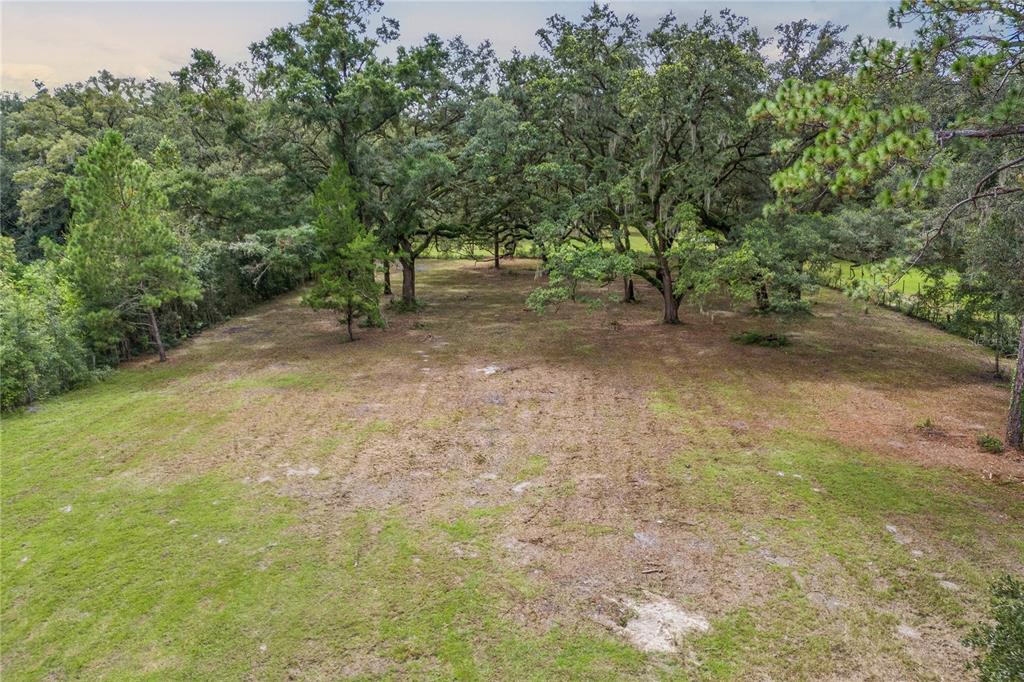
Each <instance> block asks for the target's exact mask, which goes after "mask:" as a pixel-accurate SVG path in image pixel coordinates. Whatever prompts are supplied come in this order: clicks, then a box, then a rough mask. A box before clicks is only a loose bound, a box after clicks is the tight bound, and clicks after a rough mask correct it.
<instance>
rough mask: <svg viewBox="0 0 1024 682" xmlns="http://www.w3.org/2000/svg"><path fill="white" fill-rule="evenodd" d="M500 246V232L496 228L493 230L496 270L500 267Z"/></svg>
mask: <svg viewBox="0 0 1024 682" xmlns="http://www.w3.org/2000/svg"><path fill="white" fill-rule="evenodd" d="M500 248H501V239H500V233H499V231H498V230H494V269H495V270H497V269H498V268H500V267H501V253H500V252H499V249H500Z"/></svg>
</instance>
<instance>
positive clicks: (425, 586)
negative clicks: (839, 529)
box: [2, 367, 642, 680]
mask: <svg viewBox="0 0 1024 682" xmlns="http://www.w3.org/2000/svg"><path fill="white" fill-rule="evenodd" d="M200 369H201V368H200ZM190 371H192V370H191V369H190V368H187V367H186V368H181V369H175V370H159V369H158V370H153V369H150V368H146V369H139V370H126V371H122V372H119V373H118V375H117V376H116V377H115V378H114V379H112V380H110V381H108V382H105V383H103V384H101V385H99V386H95V387H93V388H90V389H87V390H83V391H79V392H77V393H74V394H71V395H69V396H66V397H64V398H61V399H58V400H56V401H53V402H51V403H48V404H47V405H45V406H44V408H43V409H42V410H41V411H40V412H39V413H38V414H24V415H19V416H14V417H8V418H6V419H5V421H4V434H3V435H4V439H3V450H4V459H3V465H4V466H3V514H4V525H3V563H2V570H3V640H2V641H3V670H4V677H5V679H12V680H13V679H26V680H28V679H65V678H76V679H77V678H85V679H99V678H106V679H117V680H126V679H243V678H246V679H248V678H253V677H255V678H257V679H283V678H285V677H287V676H289V675H294V676H297V677H299V678H302V679H337V678H342V677H376V676H385V677H386V676H391V675H394V674H396V673H397V672H401V673H402V674H403V675H423V676H427V677H437V678H457V679H493V678H495V677H500V678H506V679H525V678H536V677H546V676H566V675H569V676H585V677H593V678H602V677H615V676H619V675H624V674H627V673H628V672H629V671H634V670H637V669H638V666H639V665H640V663H641V662H642V658H641V657H640V656H639V654H638V653H637V652H636V651H635V650H633V649H631V648H629V647H627V646H625V645H623V644H622V643H620V642H617V641H615V640H613V639H611V638H609V637H606V636H603V635H602V633H600V632H584V633H579V632H573V631H563V630H558V629H556V630H551V631H549V632H547V633H543V634H538V633H531V632H529V631H526V630H524V629H523V628H521V627H518V626H517V625H516V624H515V623H513V622H511V621H510V620H508V619H506V618H503V617H502V613H503V612H505V613H507V610H508V603H509V602H510V600H511V599H514V598H515V596H516V595H517V594H519V593H520V592H521V591H525V590H529V585H528V584H527V583H526V582H524V579H523V577H522V576H517V575H512V574H509V575H503V571H502V569H501V568H500V567H496V566H495V565H494V564H493V562H492V561H491V560H489V559H488V558H487V552H486V549H487V540H486V536H485V535H484V534H483V533H481V532H480V528H479V526H480V522H479V521H477V520H475V519H471V518H467V519H465V520H460V521H458V522H456V523H455V524H452V525H451V526H437V527H434V528H432V529H430V528H428V529H427V530H426V531H424V530H414V529H411V528H410V527H409V526H408V525H407V524H406V523H405V522H404V521H403V519H402V518H400V517H398V516H396V515H392V514H387V513H376V512H371V511H356V512H354V513H352V514H351V515H349V516H347V518H345V519H344V521H343V523H341V524H340V525H339V526H338V527H337V528H335V529H332V532H331V533H330V537H329V538H325V537H316V538H315V537H312V536H311V535H310V533H309V532H308V529H303V528H301V527H300V516H301V514H300V513H298V512H299V511H300V510H299V509H298V508H299V506H300V505H299V504H298V503H297V502H296V501H294V500H290V499H288V498H286V497H282V496H279V495H274V494H269V493H267V492H266V491H264V490H260V489H255V488H253V486H251V485H244V484H242V483H239V482H237V481H232V480H230V479H229V478H227V477H226V476H223V475H218V474H209V475H201V476H195V477H192V476H190V477H188V478H186V479H184V480H181V481H178V482H166V481H159V480H146V478H145V477H142V478H140V477H139V476H138V465H139V461H138V460H139V459H140V458H145V457H162V456H164V455H169V453H171V452H173V451H174V450H175V449H176V447H177V446H185V442H184V441H186V440H188V439H194V438H215V435H214V426H215V425H216V424H217V423H218V421H219V420H218V418H217V416H216V414H210V415H203V414H197V413H192V414H191V415H189V416H187V417H186V416H185V415H184V414H183V413H182V412H181V411H180V410H179V409H177V407H176V404H177V403H178V402H179V400H180V398H181V393H180V391H181V390H183V388H184V387H185V386H187V384H186V383H183V382H187V379H188V373H189V372H190ZM272 383H274V384H277V383H278V382H276V381H275V382H272ZM176 384H177V386H176ZM229 409H245V405H244V404H238V405H234V406H232V407H231V408H229ZM452 537H454V538H456V539H458V540H459V541H461V542H463V543H465V544H466V546H467V547H478V549H477V550H474V551H473V552H472V554H473V555H474V556H472V557H467V558H463V559H461V560H459V561H455V562H453V561H451V557H450V556H449V555H448V554H447V553H446V552H445V551H443V549H442V548H443V547H446V546H447V545H446V544H445V543H444V542H443V540H447V539H450V538H452Z"/></svg>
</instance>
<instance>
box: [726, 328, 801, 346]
mask: <svg viewBox="0 0 1024 682" xmlns="http://www.w3.org/2000/svg"><path fill="white" fill-rule="evenodd" d="M732 340H733V341H735V342H736V343H739V344H742V345H744V346H764V347H765V348H782V347H783V346H788V345H789V338H787V337H786V336H785V335H784V334H775V333H773V332H769V333H767V334H765V333H762V332H751V331H746V332H741V333H739V334H737V335H735V336H733V337H732Z"/></svg>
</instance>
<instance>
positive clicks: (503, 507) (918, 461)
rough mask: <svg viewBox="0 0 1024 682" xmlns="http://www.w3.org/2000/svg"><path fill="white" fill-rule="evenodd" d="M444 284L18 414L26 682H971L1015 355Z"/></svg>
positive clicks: (927, 337) (832, 309) (282, 324)
mask: <svg viewBox="0 0 1024 682" xmlns="http://www.w3.org/2000/svg"><path fill="white" fill-rule="evenodd" d="M424 265H425V267H424V271H423V272H422V273H421V275H420V276H419V277H418V279H419V280H420V287H421V290H420V294H421V296H422V298H423V299H424V301H425V303H426V306H425V308H424V309H423V310H422V311H421V312H418V313H414V314H406V315H391V316H390V322H391V327H390V328H389V329H387V330H384V331H381V330H363V331H362V332H361V334H360V337H361V338H360V340H358V341H357V342H356V343H353V344H346V343H343V341H342V339H343V331H342V330H341V329H340V327H339V326H338V324H337V322H336V321H335V320H334V319H333V318H332V317H331V316H330V315H325V314H320V313H315V312H312V311H310V310H308V309H306V308H304V307H303V306H301V305H300V303H299V299H298V296H297V295H292V296H288V297H285V298H283V299H280V300H277V301H274V302H272V303H270V304H268V305H265V306H263V307H260V308H257V309H255V310H253V311H252V312H251V313H250V314H248V315H245V316H242V317H238V318H236V319H234V320H231V321H230V322H229V323H227V324H225V325H223V326H221V327H219V328H217V329H214V330H211V331H209V332H207V333H205V334H203V335H202V336H201V337H199V338H197V339H195V340H194V341H193V342H192V343H190V344H188V345H187V346H186V347H184V348H179V349H177V350H175V351H173V352H172V353H171V359H170V361H169V362H168V363H166V364H165V365H159V364H157V363H154V362H150V361H145V362H139V363H136V364H135V365H134V366H130V367H126V368H124V369H122V370H120V371H118V372H117V373H116V374H114V375H113V376H112V377H111V378H110V379H109V380H107V381H105V382H103V383H101V384H98V385H96V386H93V387H90V388H88V389H85V390H80V391H76V392H74V393H71V394H69V395H66V396H64V397H62V398H59V399H56V400H53V401H50V402H47V403H44V404H42V405H39V406H38V410H37V411H35V412H34V413H26V414H22V415H17V416H13V417H10V418H8V419H5V422H4V429H3V431H4V432H3V450H4V452H3V464H4V470H3V481H2V504H3V512H4V514H3V522H4V523H3V537H2V540H3V544H2V550H3V552H2V554H3V556H2V570H3V592H2V596H3V623H2V625H3V633H2V644H3V657H2V663H3V673H4V678H5V679H6V680H21V679H26V680H28V679H49V680H62V679H69V678H88V679H94V678H102V677H106V678H110V679H118V680H125V679H195V678H199V679H305V680H315V679H338V678H347V677H352V678H361V679H366V678H379V677H427V678H460V679H498V678H500V679H550V678H569V677H576V678H580V677H585V678H588V679H597V678H636V677H641V678H647V679H660V678H688V679H732V678H743V679H769V678H771V679H816V680H820V679H895V678H900V679H959V678H964V677H967V675H968V673H967V672H966V671H965V665H966V662H967V661H968V660H969V658H970V652H969V651H968V650H966V649H965V648H964V647H963V646H962V645H961V644H960V639H961V637H962V636H963V635H964V633H965V632H966V630H967V629H968V628H969V627H970V625H971V624H972V623H974V622H976V621H977V620H978V619H979V618H981V617H982V614H983V613H984V609H985V606H986V603H987V596H988V593H987V584H988V582H989V580H990V579H991V578H992V577H993V576H995V575H996V574H998V573H1002V572H1007V571H1009V572H1018V573H1019V572H1021V571H1022V570H1024V532H1022V529H1024V488H1022V486H1021V481H1022V479H1024V465H1022V464H1021V463H1020V462H1019V461H1016V460H1015V459H1014V458H1012V457H1008V456H996V455H989V454H985V453H982V452H979V451H978V448H977V446H976V445H975V444H974V440H975V438H976V436H977V435H978V434H979V433H981V432H986V431H988V432H993V433H1000V432H1001V425H1002V422H1003V418H1004V416H1005V414H1004V413H1005V406H1006V395H1007V394H1006V389H1005V386H1004V385H1001V384H999V383H996V382H993V381H992V380H991V378H990V377H989V376H988V374H987V373H988V372H989V371H990V364H989V363H990V360H989V357H988V353H987V352H984V351H982V350H979V349H976V348H974V347H972V346H971V345H970V344H969V343H967V342H966V341H964V340H962V339H958V338H955V337H953V336H949V335H947V334H944V333H942V332H940V331H937V330H935V329H932V328H930V327H928V326H927V325H925V324H922V323H918V322H915V321H912V320H910V319H908V318H906V317H903V316H901V315H899V314H897V313H894V312H891V311H886V310H881V309H876V308H871V309H870V310H869V313H868V314H865V312H864V308H863V305H858V304H856V303H854V302H851V301H849V300H846V299H844V298H843V297H841V296H840V295H838V294H835V293H834V292H829V291H823V292H822V293H821V294H819V295H818V296H817V298H816V303H815V305H814V312H813V315H811V316H805V317H797V318H791V319H788V320H774V319H772V318H764V317H757V316H752V315H747V314H745V313H743V312H735V311H728V310H720V311H715V312H710V311H708V312H707V313H705V314H702V313H700V312H698V311H696V310H693V309H684V310H683V317H684V321H685V324H684V325H682V326H680V327H674V328H673V327H666V326H663V325H661V324H659V323H658V319H659V314H660V313H659V310H660V308H659V301H658V299H657V296H656V295H655V294H654V293H653V292H652V291H650V290H647V289H645V288H641V289H640V291H639V294H640V296H641V297H642V302H641V303H640V304H638V305H632V306H624V305H620V304H613V305H609V306H607V307H605V308H603V309H600V310H597V311H595V312H589V313H588V312H587V311H586V310H583V309H582V308H580V307H574V306H562V308H561V309H559V310H557V311H552V312H551V313H549V314H547V315H546V316H543V317H538V316H536V315H534V314H532V313H530V312H528V311H526V310H524V308H523V304H522V302H523V299H524V297H525V295H526V293H527V292H528V291H529V290H530V289H531V288H532V287H533V286H535V285H536V282H535V281H534V278H533V270H532V265H531V264H530V263H522V262H521V263H518V264H515V265H512V266H510V267H507V268H504V269H502V270H501V271H494V270H491V269H489V268H487V267H486V266H485V265H483V264H473V263H467V262H454V261H428V262H426V263H425V264H424ZM616 290H617V289H616ZM751 329H757V330H761V331H766V332H767V331H772V332H785V333H786V334H787V335H788V336H789V337H790V339H791V340H792V343H791V345H788V346H786V347H783V348H778V349H775V348H762V347H757V346H743V345H739V344H736V343H733V342H731V341H730V337H731V336H733V335H734V334H736V333H738V332H741V331H744V330H751ZM926 419H927V420H930V422H929V424H930V426H929V427H928V428H920V427H919V426H916V425H919V424H923V423H924V420H926Z"/></svg>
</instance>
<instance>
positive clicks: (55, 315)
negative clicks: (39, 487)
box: [0, 237, 90, 410]
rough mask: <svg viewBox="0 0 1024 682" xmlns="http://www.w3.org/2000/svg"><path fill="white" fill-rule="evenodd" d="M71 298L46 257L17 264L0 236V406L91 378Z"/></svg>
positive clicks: (14, 404)
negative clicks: (29, 262) (26, 263)
mask: <svg viewBox="0 0 1024 682" xmlns="http://www.w3.org/2000/svg"><path fill="white" fill-rule="evenodd" d="M87 358H88V353H87V351H86V348H85V345H84V343H83V341H82V334H81V328H80V317H79V315H78V308H77V305H76V303H75V300H74V297H73V294H72V292H71V291H70V289H69V288H68V286H67V284H66V283H65V282H64V281H63V280H62V279H61V278H60V277H59V275H58V273H57V269H56V267H55V265H54V264H53V263H52V262H51V261H49V260H38V261H34V262H33V263H31V264H30V265H21V264H20V263H18V261H17V259H16V258H15V256H14V240H12V239H10V238H8V237H0V407H2V408H3V409H5V410H7V409H10V408H13V407H18V406H20V405H25V404H27V403H29V402H31V401H33V400H36V399H38V398H43V397H46V396H48V395H53V394H54V393H59V392H61V391H63V390H66V389H68V388H70V387H72V386H75V385H77V384H81V383H83V382H84V381H86V380H88V379H89V377H90V372H89V363H88V360H87Z"/></svg>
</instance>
